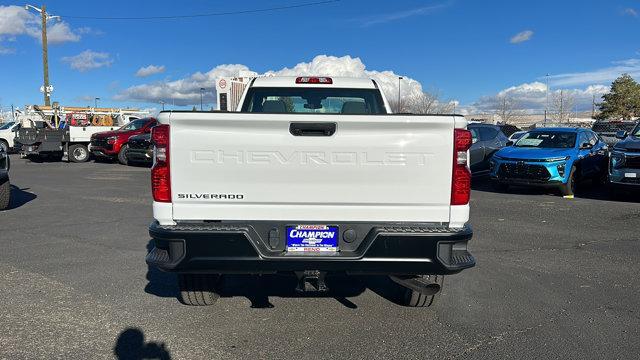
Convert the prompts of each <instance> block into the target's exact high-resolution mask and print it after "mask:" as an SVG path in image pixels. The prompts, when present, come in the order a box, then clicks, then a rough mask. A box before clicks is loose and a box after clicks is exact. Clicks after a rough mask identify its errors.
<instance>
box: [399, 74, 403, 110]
mask: <svg viewBox="0 0 640 360" xmlns="http://www.w3.org/2000/svg"><path fill="white" fill-rule="evenodd" d="M402 79H404V78H403V77H402V76H398V113H400V110H401V109H402V107H401V106H400V80H402Z"/></svg>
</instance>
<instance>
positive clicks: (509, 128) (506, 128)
mask: <svg viewBox="0 0 640 360" xmlns="http://www.w3.org/2000/svg"><path fill="white" fill-rule="evenodd" d="M498 127H500V130H502V133H503V134H505V135H506V136H507V137H510V136H511V135H512V134H513V133H515V132H518V131H521V130H522V129H520V128H519V127H517V126H515V125H511V124H501V125H498Z"/></svg>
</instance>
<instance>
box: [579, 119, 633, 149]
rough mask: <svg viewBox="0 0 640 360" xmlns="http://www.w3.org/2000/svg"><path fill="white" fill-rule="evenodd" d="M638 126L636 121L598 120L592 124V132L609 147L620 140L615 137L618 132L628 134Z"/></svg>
mask: <svg viewBox="0 0 640 360" xmlns="http://www.w3.org/2000/svg"><path fill="white" fill-rule="evenodd" d="M637 124H638V121H637V120H624V121H623V120H598V121H596V122H594V123H593V125H592V126H591V130H593V131H594V132H595V133H596V134H598V136H600V138H601V139H602V140H603V141H604V142H606V143H607V144H608V145H609V146H613V145H615V144H616V143H617V142H618V141H620V139H619V138H618V137H617V136H616V134H618V132H620V131H626V132H627V133H630V132H631V131H632V130H633V129H634V128H635V127H636V125H637Z"/></svg>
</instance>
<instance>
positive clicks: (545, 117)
mask: <svg viewBox="0 0 640 360" xmlns="http://www.w3.org/2000/svg"><path fill="white" fill-rule="evenodd" d="M545 79H546V80H547V94H546V95H547V105H546V106H545V109H544V123H545V125H546V124H547V114H548V113H549V74H547V75H546V77H545Z"/></svg>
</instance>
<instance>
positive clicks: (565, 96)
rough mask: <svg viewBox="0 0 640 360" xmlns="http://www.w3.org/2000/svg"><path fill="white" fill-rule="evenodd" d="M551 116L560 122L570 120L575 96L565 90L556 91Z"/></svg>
mask: <svg viewBox="0 0 640 360" xmlns="http://www.w3.org/2000/svg"><path fill="white" fill-rule="evenodd" d="M551 100H552V102H551V106H552V107H551V117H552V118H553V119H554V120H556V121H559V122H565V121H566V122H569V119H570V118H571V109H573V106H574V104H575V97H574V96H573V95H572V94H571V93H569V92H568V91H565V90H560V91H556V92H555V93H554V94H553V96H552V98H551Z"/></svg>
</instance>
